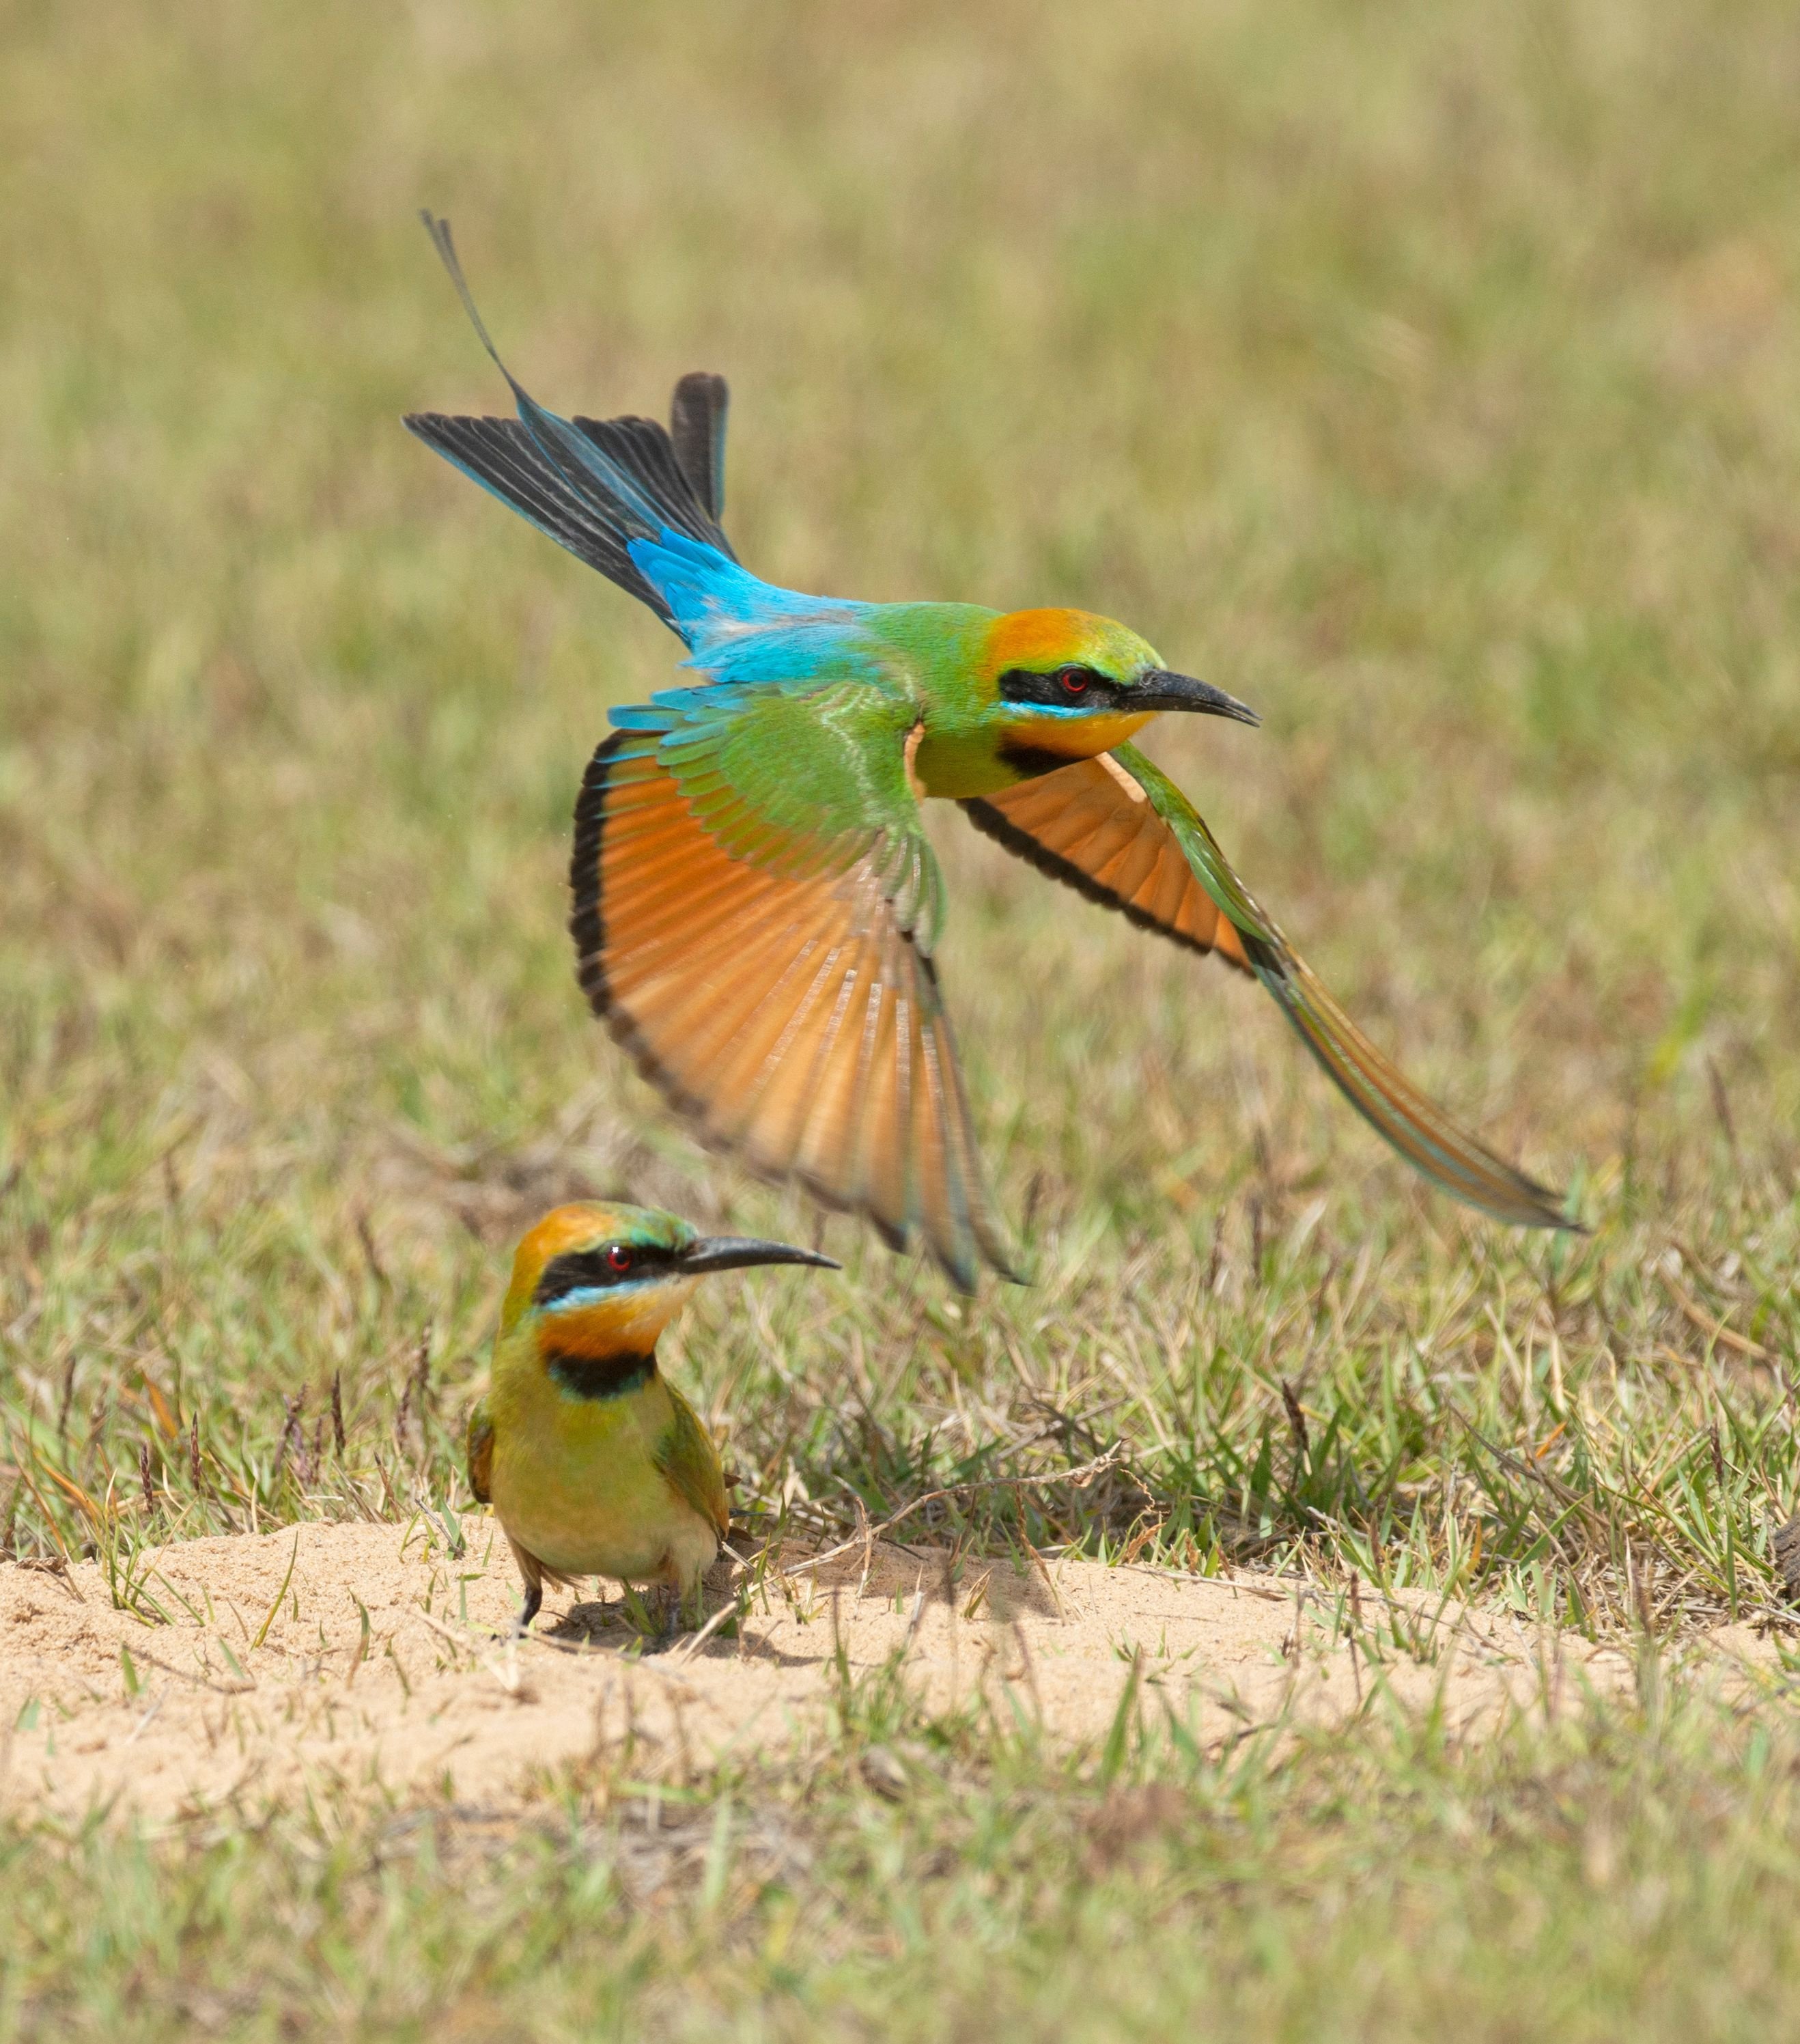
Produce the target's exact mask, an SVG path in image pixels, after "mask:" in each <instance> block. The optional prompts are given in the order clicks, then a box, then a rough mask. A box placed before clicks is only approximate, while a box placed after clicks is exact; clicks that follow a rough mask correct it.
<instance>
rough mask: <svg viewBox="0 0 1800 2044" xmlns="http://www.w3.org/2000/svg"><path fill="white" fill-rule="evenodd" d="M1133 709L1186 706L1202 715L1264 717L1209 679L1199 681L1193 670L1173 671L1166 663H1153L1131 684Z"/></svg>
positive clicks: (1248, 720) (1241, 719)
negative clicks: (1193, 674)
mask: <svg viewBox="0 0 1800 2044" xmlns="http://www.w3.org/2000/svg"><path fill="white" fill-rule="evenodd" d="M1130 698H1131V705H1132V707H1133V708H1134V709H1186V710H1192V711H1195V712H1196V713H1197V714H1199V716H1201V717H1232V718H1234V719H1235V720H1236V721H1237V722H1238V723H1239V724H1261V722H1262V719H1261V717H1258V716H1257V713H1256V712H1255V711H1254V710H1253V709H1251V708H1250V706H1249V704H1248V703H1241V702H1239V701H1238V698H1237V697H1235V696H1228V695H1227V694H1226V693H1225V691H1224V690H1223V689H1215V687H1214V686H1212V684H1211V682H1196V680H1195V679H1194V678H1193V676H1192V674H1170V673H1169V670H1167V669H1166V668H1165V667H1153V668H1151V670H1149V673H1148V674H1141V675H1139V677H1138V679H1137V680H1136V681H1135V682H1134V683H1133V684H1132V686H1131V691H1130Z"/></svg>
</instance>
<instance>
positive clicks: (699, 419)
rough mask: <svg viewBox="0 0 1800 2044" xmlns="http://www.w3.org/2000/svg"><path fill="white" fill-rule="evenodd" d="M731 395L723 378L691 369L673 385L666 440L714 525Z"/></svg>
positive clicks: (721, 494)
mask: <svg viewBox="0 0 1800 2044" xmlns="http://www.w3.org/2000/svg"><path fill="white" fill-rule="evenodd" d="M730 409H731V392H730V390H727V388H726V384H725V379H724V378H723V376H709V375H707V374H706V372H705V371H704V370H695V371H693V372H692V373H691V374H690V375H686V376H684V377H683V378H681V382H679V383H677V385H676V386H675V394H674V398H672V399H671V400H670V406H669V437H670V440H673V441H674V444H675V459H677V461H678V462H679V463H681V473H682V474H683V475H685V477H686V478H687V479H688V487H689V489H690V490H693V494H694V495H695V497H696V498H697V499H698V500H699V501H700V505H702V507H703V508H704V510H705V512H706V513H707V516H708V517H710V518H712V520H714V521H718V520H720V519H721V518H723V517H724V515H725V418H726V414H727V413H728V412H729V411H730Z"/></svg>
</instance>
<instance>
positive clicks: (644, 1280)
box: [540, 1270, 669, 1313]
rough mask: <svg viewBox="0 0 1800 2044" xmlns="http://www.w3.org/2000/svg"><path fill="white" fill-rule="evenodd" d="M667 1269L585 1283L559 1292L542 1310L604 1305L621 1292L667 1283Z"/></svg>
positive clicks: (578, 1308) (567, 1311) (552, 1311)
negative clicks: (608, 1282)
mask: <svg viewBox="0 0 1800 2044" xmlns="http://www.w3.org/2000/svg"><path fill="white" fill-rule="evenodd" d="M668 1276H669V1274H668V1272H667V1271H666V1270H646V1271H643V1272H641V1273H640V1274H639V1275H638V1276H637V1277H621V1278H620V1280H619V1281H618V1282H617V1283H616V1284H613V1285H581V1287H579V1289H577V1290H575V1291H573V1292H558V1293H557V1295H556V1297H555V1298H554V1299H551V1300H550V1301H547V1303H546V1304H544V1305H543V1307H542V1308H540V1310H541V1311H543V1312H547V1313H572V1312H579V1311H580V1310H581V1308H583V1307H584V1306H599V1305H604V1304H605V1302H606V1301H608V1299H616V1298H617V1297H619V1296H620V1293H624V1292H642V1291H644V1290H646V1289H648V1288H649V1287H650V1286H652V1285H660V1284H663V1283H665V1282H666V1281H667V1279H668Z"/></svg>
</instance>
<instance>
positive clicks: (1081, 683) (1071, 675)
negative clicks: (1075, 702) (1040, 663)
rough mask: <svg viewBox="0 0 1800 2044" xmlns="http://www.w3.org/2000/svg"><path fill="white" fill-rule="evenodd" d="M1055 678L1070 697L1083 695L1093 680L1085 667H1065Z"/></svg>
mask: <svg viewBox="0 0 1800 2044" xmlns="http://www.w3.org/2000/svg"><path fill="white" fill-rule="evenodd" d="M1057 679H1058V680H1059V681H1060V682H1061V683H1062V685H1063V686H1064V687H1065V689H1067V690H1068V691H1069V694H1071V695H1072V696H1078V695H1080V694H1084V692H1085V691H1086V689H1087V686H1088V682H1091V681H1092V679H1093V677H1092V674H1089V673H1088V670H1087V669H1086V668H1085V667H1065V668H1064V669H1063V670H1061V673H1060V674H1058V675H1057Z"/></svg>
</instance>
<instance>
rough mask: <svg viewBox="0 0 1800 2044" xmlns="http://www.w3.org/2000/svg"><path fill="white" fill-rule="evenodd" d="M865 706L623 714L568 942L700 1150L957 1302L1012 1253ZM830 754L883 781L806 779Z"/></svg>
mask: <svg viewBox="0 0 1800 2044" xmlns="http://www.w3.org/2000/svg"><path fill="white" fill-rule="evenodd" d="M864 693H865V694H866V695H868V696H869V697H870V699H871V700H870V701H869V704H868V705H859V704H858V702H857V701H855V700H854V694H855V692H854V690H853V689H850V688H847V687H842V686H840V687H839V688H838V689H836V690H834V691H833V692H832V694H831V698H830V700H829V701H828V702H827V703H826V704H825V705H823V707H824V709H825V711H826V712H827V713H825V714H820V713H819V711H820V707H821V706H820V703H819V696H818V694H817V692H815V693H814V694H813V696H812V699H811V700H810V701H808V702H807V703H805V704H803V705H800V706H799V707H800V709H801V710H802V714H801V715H800V717H796V718H793V719H792V720H783V719H782V717H781V702H780V701H779V700H773V701H772V700H771V692H769V691H757V692H749V691H739V690H727V689H723V688H721V689H713V690H704V691H700V690H688V691H671V692H670V694H669V695H668V696H666V697H663V698H662V699H660V700H661V701H662V702H663V703H665V704H673V705H683V706H685V707H679V708H676V709H669V710H667V711H666V713H664V714H663V716H662V722H663V724H665V727H666V728H663V729H662V730H651V729H646V728H643V724H644V723H645V721H646V720H647V718H648V713H647V712H645V711H643V710H633V711H631V712H630V713H628V714H629V715H630V717H631V720H632V725H631V728H626V729H624V730H621V731H619V732H616V733H615V735H614V736H612V737H611V738H609V739H608V740H607V741H606V742H605V743H604V744H603V745H601V747H600V749H599V750H598V751H597V752H596V753H595V755H594V756H593V761H592V762H591V763H590V764H589V768H588V772H587V777H586V780H585V783H584V786H583V788H582V791H581V801H580V803H579V805H578V809H577V810H576V818H575V847H574V861H573V865H572V868H571V883H572V886H573V889H574V913H573V917H572V920H571V924H570V927H571V929H572V931H573V933H574V939H575V944H576V949H577V952H578V958H579V972H580V977H581V984H582V986H583V987H584V988H585V990H586V993H587V995H588V998H589V1001H590V1002H591V1003H592V1005H593V1009H594V1011H595V1012H596V1013H597V1014H598V1015H599V1016H601V1019H602V1020H604V1022H605V1023H606V1025H607V1027H608V1029H609V1030H610V1031H611V1032H612V1035H613V1037H614V1039H615V1040H616V1042H617V1043H620V1045H621V1046H622V1047H624V1049H625V1050H626V1051H628V1052H629V1053H630V1055H631V1056H632V1058H634V1059H635V1061H636V1062H637V1066H638V1068H639V1070H640V1071H641V1072H642V1073H643V1075H644V1076H645V1077H646V1078H647V1079H649V1080H650V1081H651V1083H652V1084H653V1085H655V1086H656V1087H657V1088H658V1089H659V1090H660V1091H661V1092H662V1094H663V1096H664V1097H665V1098H666V1099H667V1100H668V1101H670V1104H671V1105H674V1107H676V1108H678V1109H679V1110H680V1111H681V1112H683V1113H685V1114H686V1115H688V1116H690V1117H691V1118H692V1119H693V1120H694V1121H695V1122H697V1124H699V1126H700V1130H701V1132H702V1133H703V1134H704V1135H705V1136H706V1137H707V1138H708V1139H709V1140H711V1141H712V1142H713V1143H716V1144H717V1145H719V1146H720V1147H723V1148H725V1149H727V1150H730V1151H734V1152H735V1153H736V1154H737V1155H739V1156H741V1157H742V1158H743V1159H744V1161H745V1162H746V1164H748V1165H749V1166H750V1168H751V1169H752V1170H755V1171H757V1172H758V1173H759V1174H762V1176H764V1177H766V1178H773V1179H777V1180H779V1179H788V1178H792V1179H795V1180H797V1181H799V1182H800V1184H802V1185H804V1186H805V1187H806V1189H808V1191H809V1192H810V1193H812V1195H813V1197H815V1198H816V1199H818V1200H819V1201H823V1203H824V1204H827V1205H828V1206H831V1207H834V1208H839V1209H842V1210H844V1211H847V1212H857V1213H861V1214H863V1215H865V1216H866V1217H867V1218H868V1219H869V1220H871V1221H872V1222H873V1224H874V1225H875V1227H876V1228H877V1230H878V1231H880V1233H881V1235H882V1237H883V1239H885V1241H887V1242H888V1243H889V1244H890V1246H892V1247H895V1248H905V1247H908V1246H909V1245H910V1244H911V1243H912V1241H913V1240H914V1239H918V1240H920V1241H922V1242H923V1243H924V1245H925V1246H926V1247H927V1248H928V1249H929V1250H930V1251H931V1254H933V1255H934V1256H935V1258H936V1259H937V1261H938V1262H939V1263H940V1264H941V1265H942V1267H943V1269H944V1270H946V1272H947V1273H948V1274H950V1277H952V1278H953V1279H954V1281H955V1282H957V1283H958V1284H959V1285H962V1286H963V1287H964V1288H965V1289H969V1288H970V1287H972V1286H973V1283H974V1281H975V1275H976V1271H977V1266H978V1264H979V1262H981V1261H982V1260H985V1261H986V1262H988V1263H989V1264H990V1265H992V1266H993V1267H994V1268H995V1269H996V1270H1000V1271H1002V1272H1004V1273H1005V1274H1009V1275H1010V1274H1012V1268H1013V1259H1012V1254H1011V1250H1010V1248H1009V1247H1008V1245H1007V1240H1006V1237H1005V1232H1004V1228H1003V1227H1002V1224H1001V1223H1000V1217H999V1215H998V1213H997V1212H996V1208H995V1206H994V1204H993V1201H992V1197H991V1195H990V1193H989V1192H988V1187H987V1184H986V1180H985V1178H984V1173H983V1170H982V1166H981V1157H980V1155H979V1153H978V1151H977V1147H976V1143H975V1137H974V1132H973V1124H972V1121H971V1117H970V1113H969V1102H968V1098H967V1096H966V1094H965V1090H964V1087H963V1082H962V1077H961V1070H960V1068H959V1066H958V1060H957V1054H956V1046H955V1043H954V1039H953V1037H952V1035H951V1032H950V1020H949V1017H948V1016H947V1015H946V1013H945V1012H944V1005H943V1001H942V996H941V994H940V993H939V990H938V980H937V974H936V972H935V969H934V967H933V966H932V963H931V958H930V955H929V951H930V945H931V938H932V935H933V933H934V932H935V928H936V922H937V915H938V901H937V897H938V886H939V882H938V873H937V866H936V862H935V859H933V858H932V857H931V851H930V847H928V846H927V844H926V843H925V840H924V838H923V832H920V831H919V825H918V816H917V805H916V803H915V801H914V799H913V797H912V794H911V793H910V791H909V790H908V788H907V786H906V782H905V778H904V765H903V763H902V751H903V747H904V736H905V730H906V724H905V722H904V717H905V716H906V715H908V714H909V713H908V711H907V710H906V708H905V706H904V705H901V706H900V710H899V712H898V713H897V714H896V711H895V709H894V707H893V705H890V704H883V703H882V702H881V701H879V699H877V698H876V697H875V694H874V692H873V691H872V690H871V691H865V692H864ZM858 709H866V712H867V717H866V718H865V723H864V724H862V725H859V724H858V722H857V717H856V713H857V711H858ZM762 713H766V714H768V715H769V716H771V717H773V718H774V720H775V721H774V722H773V724H770V726H769V727H768V728H762V729H754V728H753V729H751V730H750V731H749V732H746V731H745V729H744V728H743V726H744V725H745V724H750V725H752V726H754V724H756V720H757V718H758V715H759V714H762ZM868 719H873V720H874V722H875V724H876V725H877V728H873V729H870V728H867V720H868ZM888 725H891V726H892V728H887V727H888ZM833 743H841V744H843V745H845V746H846V747H851V748H853V749H854V753H855V755H856V756H855V758H854V760H853V762H852V763H851V765H852V768H853V773H852V780H853V782H854V781H856V780H857V779H858V777H866V775H867V774H868V773H869V766H868V759H869V757H871V756H874V757H881V758H885V755H886V754H887V753H888V752H890V751H891V753H892V776H891V780H892V786H888V785H887V781H886V779H885V778H884V779H883V781H882V782H881V786H862V787H861V789H860V792H859V791H858V786H848V787H847V788H846V785H845V784H844V783H843V782H842V780H841V779H839V778H834V777H835V772H836V769H835V767H825V766H823V764H822V763H820V762H819V761H818V760H816V759H815V760H813V761H812V762H811V763H810V764H811V767H812V771H810V772H809V770H808V767H809V763H808V760H807V759H805V757H804V752H805V749H806V747H812V748H813V749H814V751H817V750H818V748H819V747H825V746H829V745H831V744H833ZM746 746H747V747H748V750H747V751H746ZM884 773H885V770H884ZM808 818H810V819H811V820H812V828H811V829H810V830H808V829H805V828H803V827H802V826H803V825H804V823H805V821H806V820H807V819H808Z"/></svg>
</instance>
